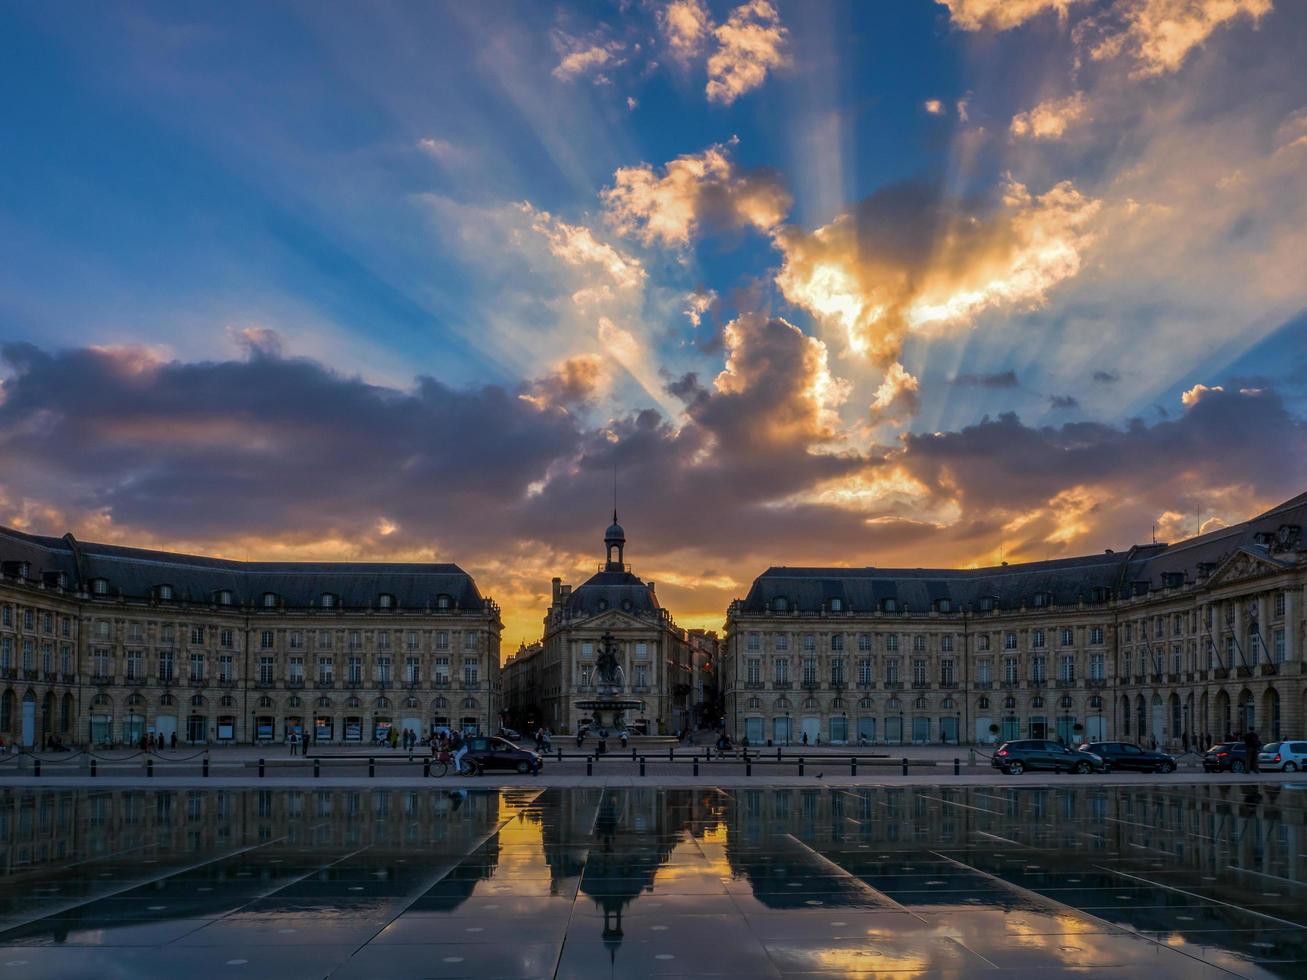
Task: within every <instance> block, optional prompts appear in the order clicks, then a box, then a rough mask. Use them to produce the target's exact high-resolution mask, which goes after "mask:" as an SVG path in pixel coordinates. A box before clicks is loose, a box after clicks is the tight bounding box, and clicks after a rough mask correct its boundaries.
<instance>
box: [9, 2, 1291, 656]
mask: <svg viewBox="0 0 1307 980" xmlns="http://www.w3.org/2000/svg"><path fill="white" fill-rule="evenodd" d="M1304 50H1307V6H1304V5H1302V4H1297V3H1292V2H1289V0H898V2H886V3H810V2H800V3H785V2H775V0H748V2H744V3H735V2H724V3H722V2H708V0H670V2H667V0H622V2H609V3H604V2H586V3H575V4H548V3H538V4H507V3H488V4H466V3H424V4H416V3H387V2H381V0H378V2H373V3H367V4H319V3H308V2H306V3H293V2H292V3H283V4H263V3H241V2H233V3H229V4H221V5H213V4H199V3H185V2H182V3H174V2H169V3H158V4H143V3H125V4H115V5H101V4H90V3H80V4H79V3H74V4H71V5H69V4H55V5H50V4H45V5H41V4H35V5H34V4H9V5H6V6H4V7H3V8H0V82H2V83H3V92H4V93H5V94H4V95H3V96H0V132H3V133H4V140H3V145H2V146H0V523H3V524H6V525H8V526H12V527H18V528H22V529H26V530H29V531H32V532H35V533H48V534H62V533H63V532H64V531H67V530H71V531H72V532H73V533H74V534H76V535H77V536H79V537H81V538H83V539H86V540H99V541H111V542H121V543H127V544H133V545H137V546H143V547H162V548H169V549H179V550H187V551H196V552H201V553H207V554H217V555H223V556H226V557H233V558H248V559H286V560H291V559H295V560H330V559H353V560H388V559H390V560H416V561H455V562H457V563H459V564H460V565H462V566H463V567H464V568H465V569H467V570H468V571H469V572H470V573H472V574H473V575H474V576H475V578H476V580H477V582H478V584H479V586H480V587H481V589H482V591H483V592H485V593H488V594H490V595H492V596H493V597H495V599H496V600H497V601H498V602H499V603H500V605H501V607H502V608H503V615H504V620H505V624H506V629H505V635H504V641H505V649H506V650H512V649H514V648H515V647H516V646H517V644H518V643H519V642H521V641H523V640H526V641H530V640H532V639H534V638H536V637H537V636H538V635H539V634H540V630H541V617H542V616H543V614H544V609H545V607H546V606H547V604H548V596H549V591H550V579H551V578H552V577H553V576H555V575H558V576H561V577H562V578H563V579H564V581H570V582H573V583H576V584H579V583H580V582H581V581H583V580H584V579H585V578H586V577H588V575H590V574H592V573H593V571H594V569H595V567H596V565H597V563H598V562H600V561H601V560H602V544H601V538H602V534H603V530H604V528H605V527H606V525H607V523H608V520H609V518H610V516H611V514H610V511H611V508H612V503H613V497H614V489H616V496H617V502H618V508H619V511H620V516H621V520H622V523H623V525H624V526H625V528H626V532H627V536H628V540H629V544H628V547H627V554H626V557H627V560H628V561H629V562H631V564H632V565H633V566H634V570H635V572H636V573H637V574H639V575H640V576H641V577H642V578H644V579H647V580H653V581H655V582H656V583H657V592H658V596H659V598H660V600H661V602H662V604H663V605H665V606H667V607H668V608H670V609H671V611H672V613H673V615H674V616H675V618H676V620H677V621H678V622H679V623H681V625H683V626H703V627H708V628H719V627H720V626H721V624H722V621H723V618H724V613H725V609H726V607H727V604H728V603H729V602H730V600H731V599H732V598H734V597H738V596H742V595H744V594H745V593H746V592H747V591H748V588H749V584H750V582H751V581H752V580H753V578H754V577H756V576H757V575H759V574H760V573H761V572H763V571H764V570H765V569H766V568H767V567H769V566H771V565H878V566H906V567H928V566H942V567H974V566H978V565H986V564H994V563H997V562H998V561H1001V560H1007V561H1021V560H1035V559H1044V558H1049V557H1057V556H1063V555H1073V554H1085V553H1092V552H1096V551H1101V550H1103V549H1105V548H1114V549H1118V550H1120V549H1124V548H1127V547H1129V546H1130V545H1131V544H1134V543H1140V542H1147V541H1149V540H1151V539H1152V538H1153V537H1154V536H1156V539H1157V540H1169V541H1174V540H1179V539H1181V538H1184V537H1187V536H1191V535H1193V534H1195V533H1197V531H1198V530H1199V528H1200V527H1201V528H1203V529H1211V528H1213V527H1219V526H1221V525H1223V524H1226V523H1233V522H1236V521H1239V520H1243V519H1245V518H1247V517H1250V516H1252V515H1254V514H1256V513H1258V512H1260V511H1262V510H1264V509H1266V508H1268V507H1270V506H1273V505H1274V504H1276V503H1278V502H1280V501H1282V500H1284V499H1287V498H1289V497H1292V496H1294V495H1296V494H1298V493H1300V492H1302V491H1304V490H1307V421H1305V420H1307V275H1305V274H1304V268H1305V266H1304V256H1305V255H1307V62H1305V61H1304V60H1303V58H1302V57H1301V53H1302V51H1304Z"/></svg>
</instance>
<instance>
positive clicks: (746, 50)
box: [705, 0, 789, 105]
mask: <svg viewBox="0 0 1307 980" xmlns="http://www.w3.org/2000/svg"><path fill="white" fill-rule="evenodd" d="M788 34H789V31H788V30H787V29H786V28H785V27H783V26H782V25H781V20H780V14H779V13H778V12H777V10H776V7H775V6H773V5H772V3H771V2H770V0H750V2H748V3H744V4H741V5H740V6H738V7H736V8H735V9H734V10H732V11H731V14H730V16H729V17H728V18H727V19H726V23H724V24H720V25H718V26H717V27H716V28H714V29H713V38H714V40H715V41H716V44H717V49H716V50H715V51H713V53H712V54H711V55H709V57H708V85H707V88H706V89H705V91H706V92H707V94H708V101H709V102H719V103H721V104H722V105H730V104H731V103H733V102H734V101H735V100H736V99H738V98H739V97H740V96H741V95H744V94H745V93H746V92H750V91H752V90H753V89H756V88H759V87H760V86H761V85H762V83H763V82H764V81H766V79H767V72H769V71H774V70H776V69H777V68H781V67H784V66H785V65H788V64H789V55H788V54H786V52H785V50H784V49H785V41H786V37H787V36H788Z"/></svg>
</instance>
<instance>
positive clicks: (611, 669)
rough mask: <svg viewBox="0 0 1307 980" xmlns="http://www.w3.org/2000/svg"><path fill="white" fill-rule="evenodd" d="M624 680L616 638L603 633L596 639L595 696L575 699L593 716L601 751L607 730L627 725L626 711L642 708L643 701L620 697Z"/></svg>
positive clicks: (618, 730) (604, 743)
mask: <svg viewBox="0 0 1307 980" xmlns="http://www.w3.org/2000/svg"><path fill="white" fill-rule="evenodd" d="M625 683H626V676H625V673H624V672H623V670H622V665H621V662H620V661H619V660H618V656H617V641H616V640H615V639H614V638H613V634H612V633H605V634H604V635H603V636H602V637H601V638H600V640H599V656H598V657H596V658H595V694H596V695H597V697H595V698H592V699H589V700H585V701H578V702H576V706H577V707H578V708H579V709H581V710H582V711H587V712H589V713H590V717H591V718H593V719H594V721H593V726H592V730H593V731H594V732H595V734H596V735H597V736H598V738H599V746H600V749H599V751H601V752H602V751H604V750H605V749H606V747H607V746H606V742H605V740H606V739H607V737H608V733H609V732H620V731H622V730H623V729H624V728H625V727H626V720H625V717H626V712H628V711H643V710H644V702H643V701H641V700H640V699H639V698H623V697H619V695H620V694H621V693H622V688H623V687H624V686H625Z"/></svg>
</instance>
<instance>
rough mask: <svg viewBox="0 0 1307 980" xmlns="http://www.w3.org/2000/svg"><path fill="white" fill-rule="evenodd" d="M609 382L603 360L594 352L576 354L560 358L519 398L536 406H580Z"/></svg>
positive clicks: (593, 398) (603, 389)
mask: <svg viewBox="0 0 1307 980" xmlns="http://www.w3.org/2000/svg"><path fill="white" fill-rule="evenodd" d="M611 383H612V378H611V377H610V376H609V374H608V370H607V367H606V365H605V362H604V359H603V358H601V357H599V356H597V355H595V354H578V355H577V356H575V357H569V358H567V359H566V360H565V361H563V362H562V363H561V364H560V365H559V366H558V367H557V368H556V369H555V370H554V371H553V372H552V373H550V374H547V375H545V377H543V378H539V379H537V380H536V381H534V382H533V383H532V384H531V390H530V392H529V393H527V394H524V395H523V396H522V397H523V398H527V399H529V400H531V401H532V402H533V403H534V404H535V405H536V407H537V408H545V407H546V406H556V407H562V408H579V407H583V406H585V405H588V404H589V403H590V402H593V401H594V400H595V399H596V398H597V397H599V396H600V395H601V394H603V393H604V392H605V391H606V390H607V388H608V386H609V385H610V384H611Z"/></svg>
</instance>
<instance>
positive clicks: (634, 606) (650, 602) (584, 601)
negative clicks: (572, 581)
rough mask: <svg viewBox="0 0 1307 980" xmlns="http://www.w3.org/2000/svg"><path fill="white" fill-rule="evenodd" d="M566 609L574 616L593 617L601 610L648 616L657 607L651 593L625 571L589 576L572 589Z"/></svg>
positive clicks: (605, 572) (644, 584) (655, 598)
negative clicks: (617, 610) (622, 611)
mask: <svg viewBox="0 0 1307 980" xmlns="http://www.w3.org/2000/svg"><path fill="white" fill-rule="evenodd" d="M627 603H630V605H629V606H628V605H627ZM566 607H567V609H568V610H569V611H570V612H571V614H572V615H574V616H575V615H585V616H593V615H594V614H595V613H599V612H603V611H604V610H605V609H621V610H624V611H626V612H633V613H648V612H654V611H656V610H658V609H659V608H661V607H660V606H659V605H658V596H656V595H655V594H654V592H653V590H652V589H650V588H649V586H648V585H647V584H646V583H644V582H642V581H640V579H639V577H638V576H636V575H633V574H631V573H630V572H627V571H620V572H617V571H604V572H599V573H598V574H597V575H593V576H591V577H590V578H589V579H587V580H586V581H585V582H584V583H583V584H582V585H579V586H577V587H576V588H575V589H573V590H572V594H571V595H569V596H568V597H567V602H566Z"/></svg>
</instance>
